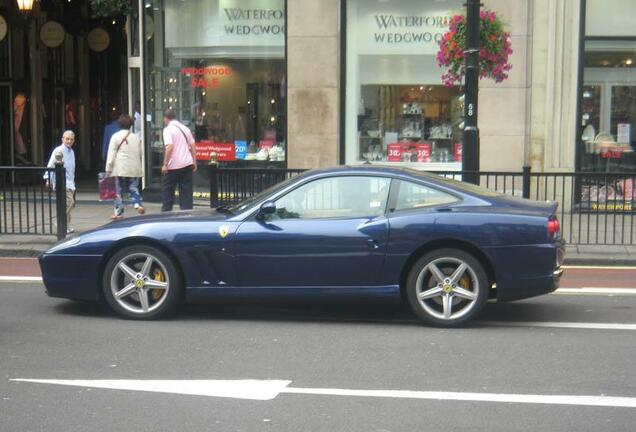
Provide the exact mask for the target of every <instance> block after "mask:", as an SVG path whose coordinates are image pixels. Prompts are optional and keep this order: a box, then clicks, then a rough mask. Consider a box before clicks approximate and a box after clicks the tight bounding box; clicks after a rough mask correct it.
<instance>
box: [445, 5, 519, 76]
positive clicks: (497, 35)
mask: <svg viewBox="0 0 636 432" xmlns="http://www.w3.org/2000/svg"><path fill="white" fill-rule="evenodd" d="M479 39H480V49H479V77H480V78H491V79H493V80H494V81H495V82H502V81H504V80H505V79H507V78H508V72H509V71H510V69H512V65H511V64H510V62H509V57H510V55H511V54H512V48H511V43H510V33H509V32H507V31H505V30H504V23H503V22H502V20H501V18H499V17H498V16H497V14H496V13H495V12H493V11H490V10H483V11H481V12H480V22H479ZM465 49H466V16H465V15H462V14H456V15H453V16H452V17H451V19H450V25H449V28H448V31H447V32H446V33H444V35H443V36H442V39H440V41H439V51H438V52H437V64H438V66H440V67H443V68H445V69H446V71H445V72H444V73H443V74H442V81H443V82H444V85H447V86H453V85H455V84H461V83H462V81H463V77H464V74H465V69H466V64H465V57H464V50H465Z"/></svg>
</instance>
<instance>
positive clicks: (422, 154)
mask: <svg viewBox="0 0 636 432" xmlns="http://www.w3.org/2000/svg"><path fill="white" fill-rule="evenodd" d="M415 150H416V152H417V153H416V154H417V161H418V162H430V161H431V145H430V144H428V143H424V144H417V145H416V146H415Z"/></svg>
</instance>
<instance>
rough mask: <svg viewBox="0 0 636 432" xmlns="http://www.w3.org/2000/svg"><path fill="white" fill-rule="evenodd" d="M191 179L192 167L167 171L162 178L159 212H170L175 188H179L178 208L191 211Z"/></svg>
mask: <svg viewBox="0 0 636 432" xmlns="http://www.w3.org/2000/svg"><path fill="white" fill-rule="evenodd" d="M192 177H193V173H192V165H189V166H187V167H183V168H179V169H175V170H168V172H167V173H166V174H165V175H164V176H163V178H162V184H161V195H162V204H161V211H164V212H165V211H172V206H173V205H174V191H175V188H176V187H178V188H179V208H180V209H181V210H192V205H193V203H192Z"/></svg>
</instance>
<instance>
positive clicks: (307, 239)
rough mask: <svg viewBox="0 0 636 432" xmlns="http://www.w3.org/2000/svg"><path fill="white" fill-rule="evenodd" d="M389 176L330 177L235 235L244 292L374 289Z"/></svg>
mask: <svg viewBox="0 0 636 432" xmlns="http://www.w3.org/2000/svg"><path fill="white" fill-rule="evenodd" d="M390 182H391V180H390V178H388V177H379V176H363V175H358V176H352V175H349V176H331V177H325V178H319V179H316V180H312V181H310V182H307V183H303V184H301V185H299V186H298V187H297V188H295V189H293V190H292V191H290V192H288V193H286V194H285V195H284V196H282V197H279V198H278V199H277V200H276V201H275V204H276V212H275V213H274V214H273V215H269V216H267V217H265V218H264V219H262V220H259V219H258V218H256V217H253V218H250V219H248V220H247V221H245V222H244V223H243V224H241V225H240V226H239V228H238V230H237V232H236V236H235V241H236V265H237V274H238V280H239V284H240V286H243V287H353V286H376V285H378V284H379V277H380V273H381V269H382V266H383V262H384V255H385V253H386V246H387V238H388V222H387V219H386V215H385V212H386V203H387V198H388V191H389V185H390Z"/></svg>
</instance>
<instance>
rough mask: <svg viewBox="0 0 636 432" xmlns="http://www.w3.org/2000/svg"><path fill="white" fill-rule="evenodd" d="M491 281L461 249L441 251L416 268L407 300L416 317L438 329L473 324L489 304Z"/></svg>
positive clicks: (422, 259) (432, 254) (479, 266)
mask: <svg viewBox="0 0 636 432" xmlns="http://www.w3.org/2000/svg"><path fill="white" fill-rule="evenodd" d="M488 290H489V286H488V277H487V275H486V272H485V270H484V268H483V266H482V265H481V263H480V262H479V261H478V260H477V259H475V257H473V256H472V255H470V254H469V253H466V252H464V251H462V250H459V249H439V250H436V251H433V252H430V253H428V254H426V255H424V256H423V257H421V258H420V259H419V260H417V262H416V263H415V264H414V265H413V267H412V268H411V270H410V272H409V276H408V278H407V283H406V297H407V299H408V302H409V304H410V306H411V308H412V309H413V311H414V312H415V314H416V315H417V316H418V317H419V318H420V319H421V320H422V321H424V322H426V323H428V324H432V325H435V326H439V327H457V326H460V325H462V324H464V323H466V322H467V321H470V320H472V319H473V318H475V316H477V314H478V313H479V312H480V311H481V309H482V308H483V306H484V304H485V303H486V301H487V300H488Z"/></svg>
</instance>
